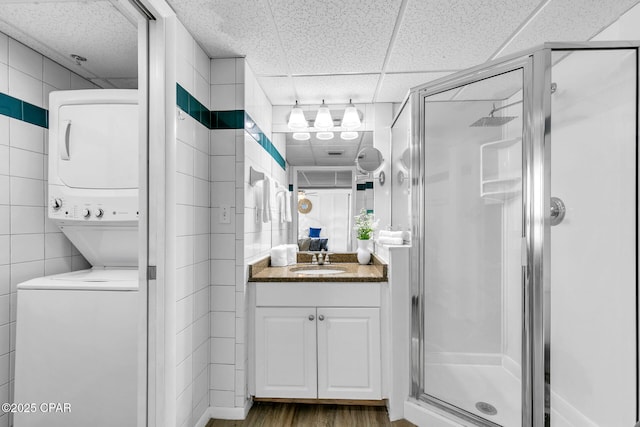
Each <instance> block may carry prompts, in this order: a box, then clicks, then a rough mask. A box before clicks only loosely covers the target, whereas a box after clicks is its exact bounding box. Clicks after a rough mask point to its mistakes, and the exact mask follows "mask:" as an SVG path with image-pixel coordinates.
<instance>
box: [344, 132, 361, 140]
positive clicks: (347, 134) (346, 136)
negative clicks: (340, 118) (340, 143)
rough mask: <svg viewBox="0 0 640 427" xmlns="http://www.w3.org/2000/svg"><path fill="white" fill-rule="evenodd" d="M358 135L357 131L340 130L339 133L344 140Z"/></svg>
mask: <svg viewBox="0 0 640 427" xmlns="http://www.w3.org/2000/svg"><path fill="white" fill-rule="evenodd" d="M357 137H358V132H341V133H340V138H342V139H344V140H345V141H351V140H353V139H356V138H357Z"/></svg>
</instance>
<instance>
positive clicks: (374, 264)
mask: <svg viewBox="0 0 640 427" xmlns="http://www.w3.org/2000/svg"><path fill="white" fill-rule="evenodd" d="M311 256H312V255H311V253H308V252H299V253H298V263H297V264H294V265H289V266H287V267H271V257H267V258H264V259H261V260H260V261H257V262H255V263H253V264H251V265H249V282H386V281H387V264H385V263H384V262H383V261H382V260H381V259H380V258H378V257H377V256H375V255H374V254H372V255H371V263H370V264H368V265H360V264H358V261H357V257H356V254H354V253H344V254H330V256H329V259H330V261H331V264H328V265H326V264H325V265H312V264H311ZM308 269H313V270H327V269H330V270H341V271H342V272H340V273H334V274H303V273H300V270H308Z"/></svg>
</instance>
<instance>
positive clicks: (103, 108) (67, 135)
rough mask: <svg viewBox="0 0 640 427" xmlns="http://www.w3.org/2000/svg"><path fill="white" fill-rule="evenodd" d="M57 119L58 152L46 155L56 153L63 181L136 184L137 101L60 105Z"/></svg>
mask: <svg viewBox="0 0 640 427" xmlns="http://www.w3.org/2000/svg"><path fill="white" fill-rule="evenodd" d="M58 120H59V121H58V139H57V141H58V146H57V147H55V149H57V152H56V153H49V155H50V156H56V158H57V164H58V174H59V178H60V179H61V180H62V182H63V183H64V184H65V185H67V186H69V187H73V188H95V189H125V188H137V187H138V132H137V128H138V125H137V123H138V107H137V105H133V104H89V105H86V104H85V105H63V106H61V107H60V109H59V115H58ZM52 148H54V147H52Z"/></svg>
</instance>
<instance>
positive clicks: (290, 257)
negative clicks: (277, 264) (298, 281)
mask: <svg viewBox="0 0 640 427" xmlns="http://www.w3.org/2000/svg"><path fill="white" fill-rule="evenodd" d="M284 246H285V247H286V248H287V265H293V264H297V263H298V255H297V252H298V245H296V244H290V245H284Z"/></svg>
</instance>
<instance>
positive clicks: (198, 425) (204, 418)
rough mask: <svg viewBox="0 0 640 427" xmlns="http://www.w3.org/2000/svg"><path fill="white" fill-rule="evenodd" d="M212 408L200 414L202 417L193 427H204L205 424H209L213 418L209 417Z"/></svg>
mask: <svg viewBox="0 0 640 427" xmlns="http://www.w3.org/2000/svg"><path fill="white" fill-rule="evenodd" d="M212 409H213V408H211V407H208V408H207V409H206V410H205V411H204V413H203V414H202V416H201V417H200V419H199V420H198V421H197V422H196V423H195V424H194V426H193V427H205V426H206V425H207V423H208V422H209V420H210V419H211V418H213V417H212V416H211V411H212Z"/></svg>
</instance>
